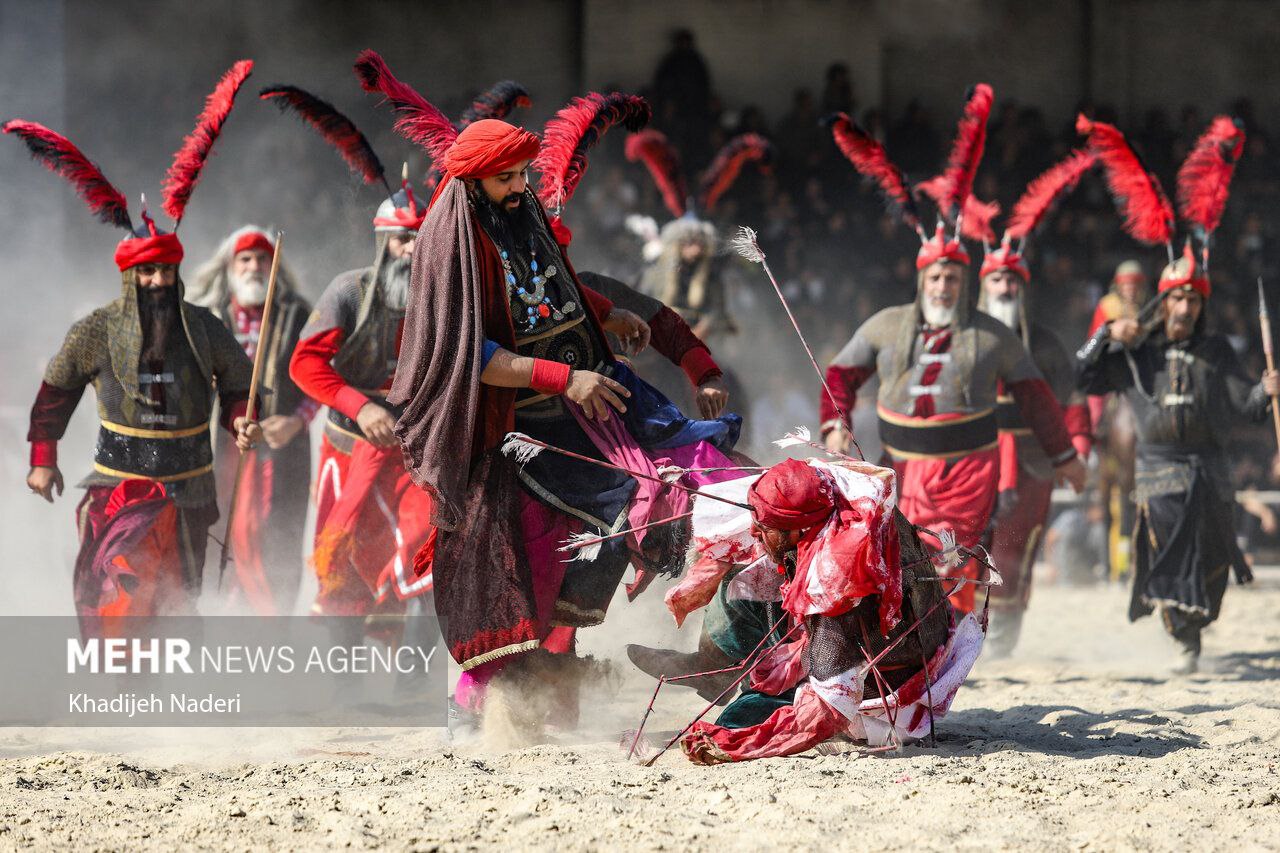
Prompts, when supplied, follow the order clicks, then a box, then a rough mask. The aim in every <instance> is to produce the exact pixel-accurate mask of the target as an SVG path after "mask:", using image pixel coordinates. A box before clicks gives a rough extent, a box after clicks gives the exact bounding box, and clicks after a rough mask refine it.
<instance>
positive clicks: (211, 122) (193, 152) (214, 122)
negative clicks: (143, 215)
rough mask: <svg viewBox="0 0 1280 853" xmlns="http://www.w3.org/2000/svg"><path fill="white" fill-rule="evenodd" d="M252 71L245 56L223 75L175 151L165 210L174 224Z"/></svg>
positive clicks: (166, 177)
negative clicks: (192, 127) (194, 123)
mask: <svg viewBox="0 0 1280 853" xmlns="http://www.w3.org/2000/svg"><path fill="white" fill-rule="evenodd" d="M252 71H253V62H252V61H250V60H248V59H242V60H240V61H239V62H237V63H236V64H235V65H233V66H231V69H230V70H229V71H227V73H226V74H223V75H222V79H221V80H219V81H218V85H217V86H215V87H214V90H213V91H212V92H211V93H209V97H208V98H207V99H206V100H205V103H204V110H203V111H202V112H201V113H200V116H199V118H197V119H196V126H195V129H194V130H192V131H191V133H189V134H188V135H187V137H186V139H184V140H183V141H182V147H180V148H179V149H178V151H177V153H176V154H174V155H173V165H172V166H170V167H169V173H168V175H166V176H165V181H164V212H165V213H167V214H169V215H170V216H171V217H173V221H174V228H177V227H178V225H179V224H181V223H182V215H183V214H184V213H185V212H186V210H187V202H188V201H189V200H190V199H191V192H192V190H194V189H195V188H196V183H197V182H199V180H200V173H201V172H202V171H203V170H204V164H205V163H206V162H207V161H208V159H209V155H210V154H211V153H213V143H214V142H216V141H217V140H218V135H219V134H220V133H222V126H223V125H224V124H225V123H226V121H227V116H229V115H231V108H232V107H233V106H235V102H236V93H237V92H239V91H240V87H241V86H243V85H244V81H245V80H248V79H249V74H250V73H251V72H252Z"/></svg>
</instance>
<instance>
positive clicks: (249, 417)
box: [218, 231, 284, 589]
mask: <svg viewBox="0 0 1280 853" xmlns="http://www.w3.org/2000/svg"><path fill="white" fill-rule="evenodd" d="M282 246H284V232H283V231H277V232H276V245H275V250H274V251H273V252H272V255H271V276H270V277H269V278H268V279H267V301H266V303H265V304H264V305H263V307H262V324H261V325H260V326H258V347H257V349H256V350H255V351H254V353H253V377H252V378H251V379H250V380H249V402H248V404H247V405H246V407H245V410H244V416H245V420H246V421H247V422H249V423H252V422H253V420H254V415H255V414H256V412H254V409H256V408H257V406H256V403H257V401H258V386H259V384H260V383H261V382H262V367H263V361H264V358H263V356H264V354H265V353H266V351H267V346H268V343H269V342H270V340H271V338H270V335H271V306H273V305H274V304H275V301H276V277H277V275H278V274H279V272H280V251H281V247H282ZM248 460H249V454H248V453H246V452H245V451H241V452H240V461H239V462H237V463H236V478H235V480H234V481H233V482H232V485H231V505H230V506H229V507H228V508H227V527H226V530H225V531H224V532H223V534H222V557H221V558H220V560H219V562H218V589H222V575H223V573H224V572H226V570H227V560H228V559H230V557H231V531H232V530H233V529H234V528H233V526H232V525H234V524H235V521H236V506H237V505H238V504H239V501H240V483H241V481H243V480H244V469H245V463H246V462H248Z"/></svg>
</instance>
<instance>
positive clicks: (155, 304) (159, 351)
mask: <svg viewBox="0 0 1280 853" xmlns="http://www.w3.org/2000/svg"><path fill="white" fill-rule="evenodd" d="M177 318H178V289H177V288H176V287H155V288H150V287H139V288H138V319H139V320H140V321H141V323H142V360H143V361H144V362H150V361H157V362H162V361H164V355H165V350H166V349H168V346H169V332H170V330H171V329H172V328H173V325H174V323H175V322H176V321H177Z"/></svg>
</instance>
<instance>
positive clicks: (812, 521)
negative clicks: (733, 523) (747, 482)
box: [747, 459, 836, 530]
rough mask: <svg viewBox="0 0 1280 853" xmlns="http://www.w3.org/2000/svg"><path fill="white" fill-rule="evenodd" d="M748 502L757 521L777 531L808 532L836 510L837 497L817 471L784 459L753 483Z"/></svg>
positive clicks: (795, 461) (799, 462)
mask: <svg viewBox="0 0 1280 853" xmlns="http://www.w3.org/2000/svg"><path fill="white" fill-rule="evenodd" d="M747 503H749V504H751V510H752V512H754V513H755V519H756V521H757V522H759V523H760V524H763V525H765V526H766V527H772V528H774V529H775V530H808V529H809V528H811V527H813V526H814V525H816V524H819V523H820V522H822V521H825V520H826V518H827V516H829V515H831V513H832V512H833V511H834V510H835V508H836V507H835V494H834V489H833V488H832V487H831V484H830V483H827V482H824V481H823V479H822V477H821V475H820V474H818V472H817V470H816V469H815V468H813V467H811V466H809V465H806V464H805V463H804V462H801V461H800V460H799V459H784V460H783V461H782V462H779V463H778V464H777V465H774V466H773V467H772V468H770V469H769V470H768V471H766V472H765V473H764V476H762V477H761V478H760V479H759V480H756V481H755V482H754V483H752V484H751V488H750V489H749V490H748V491H747Z"/></svg>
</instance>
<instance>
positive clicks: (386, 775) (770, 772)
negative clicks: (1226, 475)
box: [0, 580, 1280, 850]
mask: <svg viewBox="0 0 1280 853" xmlns="http://www.w3.org/2000/svg"><path fill="white" fill-rule="evenodd" d="M1124 608H1125V595H1124V592H1123V591H1122V590H1120V589H1116V588H1097V589H1062V588H1053V587H1042V588H1041V589H1040V590H1039V591H1038V593H1037V595H1036V597H1035V600H1034V602H1033V606H1032V610H1031V613H1030V614H1029V622H1028V626H1027V629H1026V631H1025V634H1024V641H1023V644H1022V646H1021V647H1020V649H1019V652H1018V654H1017V655H1016V656H1015V657H1014V658H1013V659H1011V660H1008V661H1001V662H995V661H989V662H984V661H979V664H978V668H977V670H976V671H975V673H974V677H973V678H972V679H971V681H970V682H969V683H968V684H967V685H966V686H965V687H964V688H963V689H962V690H961V692H960V694H959V696H958V698H957V701H956V704H955V706H954V708H953V712H952V714H951V715H950V716H949V717H948V718H947V719H946V720H945V722H943V723H942V724H941V725H940V731H939V735H940V742H939V744H938V746H937V748H936V749H929V748H923V747H918V746H917V747H909V748H907V749H905V750H904V751H903V752H901V753H899V754H889V755H875V756H863V755H860V753H859V752H857V751H848V752H844V753H840V754H828V755H818V754H816V753H809V754H806V755H804V756H800V757H794V758H788V759H778V760H771V761H760V762H755V763H749V764H744V765H734V766H722V767H714V768H703V767H695V766H692V765H690V764H688V763H687V762H686V760H685V759H684V758H683V756H682V755H680V754H679V753H678V752H672V753H668V754H667V755H666V756H664V757H663V758H662V759H661V760H659V762H658V763H657V765H656V766H654V767H651V768H648V767H640V766H636V765H634V764H631V763H628V762H627V761H626V760H625V759H624V755H623V752H622V750H621V749H620V748H619V747H618V745H617V744H618V740H619V735H620V733H621V732H622V731H623V730H624V729H626V728H629V727H633V726H634V725H635V723H636V722H637V721H638V718H639V716H640V714H641V712H642V711H643V709H644V705H645V703H646V701H647V695H648V692H649V690H650V687H649V685H647V684H646V683H645V682H644V681H643V680H642V679H640V678H629V679H628V680H627V681H626V682H625V684H624V685H623V686H622V688H621V690H620V692H619V693H617V694H616V695H613V696H612V697H596V698H595V699H593V701H592V702H591V703H590V705H589V706H588V710H587V712H586V713H585V714H584V720H585V722H586V723H587V724H588V725H587V728H586V730H584V731H580V732H578V733H577V734H576V735H575V736H574V737H573V738H572V739H570V738H562V739H561V740H560V742H558V743H556V744H548V745H541V746H535V747H530V748H525V749H519V750H514V751H501V750H495V749H493V748H492V746H491V745H485V744H482V743H479V742H475V741H473V742H469V743H451V742H450V741H449V737H448V734H447V733H446V732H444V731H442V730H440V729H417V730H414V729H340V730H339V729H160V730H155V729H151V730H147V729H125V730H122V729H115V730H112V729H9V730H5V731H4V732H3V734H2V735H0V738H2V740H0V744H2V745H0V849H10V848H27V847H33V848H58V849H75V850H173V849H211V850H223V849H226V850H260V849H295V850H313V849H330V848H383V849H396V850H399V849H413V850H433V849H472V848H492V847H499V846H501V847H503V848H507V849H544V850H549V849H557V850H560V849H570V850H577V849H606V848H610V849H613V848H622V849H667V850H683V849H698V848H700V849H713V848H714V849H734V850H736V849H763V848H772V847H779V846H784V845H785V846H794V847H803V848H812V849H817V848H831V847H836V848H864V849H885V850H898V849H912V850H919V849H931V850H932V849H938V850H943V849H956V848H960V849H984V850H991V849H999V850H1003V849H1019V850H1039V849H1047V850H1084V849H1100V850H1173V849H1193V850H1205V849H1221V848H1226V849H1280V775H1278V774H1277V766H1278V765H1280V695H1277V686H1278V685H1280V582H1277V581H1276V580H1269V581H1268V580H1264V581H1262V582H1261V583H1259V584H1256V585H1255V586H1254V587H1252V588H1248V589H1240V588H1234V587H1233V588H1232V589H1231V590H1229V592H1228V596H1227V603H1226V606H1225V608H1224V614H1223V618H1222V620H1221V621H1220V622H1219V623H1218V624H1217V625H1216V626H1214V628H1213V629H1212V630H1211V631H1210V632H1208V633H1207V635H1206V639H1205V659H1204V661H1203V663H1204V665H1205V670H1206V671H1204V672H1202V673H1200V674H1197V675H1194V676H1190V677H1169V676H1167V675H1166V674H1165V672H1166V667H1167V664H1168V662H1169V659H1170V656H1171V655H1172V647H1171V645H1170V644H1169V642H1168V641H1167V640H1166V639H1165V638H1164V637H1163V635H1162V633H1161V631H1160V628H1159V626H1158V624H1157V623H1156V622H1155V621H1154V620H1150V619H1148V620H1145V621H1143V622H1140V623H1138V624H1136V625H1129V624H1127V623H1126V622H1125V619H1124ZM643 612H646V611H637V613H643ZM647 612H648V615H649V616H653V617H654V618H656V617H657V614H656V611H647ZM611 618H612V616H611ZM637 621H640V622H645V621H647V622H648V624H649V625H650V626H655V625H657V624H658V623H657V622H654V621H650V620H648V617H646V618H645V619H637V618H635V617H634V616H633V617H632V618H630V619H623V620H622V622H621V624H622V625H623V626H630V625H632V623H634V622H637ZM615 633H616V632H615ZM623 633H626V634H628V636H627V637H626V638H625V639H628V640H640V641H647V640H653V639H656V638H657V636H658V635H659V634H663V633H668V632H667V630H666V629H659V628H656V627H653V628H652V629H651V630H648V631H645V630H644V629H643V627H641V628H635V629H634V630H633V629H632V628H631V627H624V631H623ZM602 636H603V635H602ZM682 642H685V643H686V644H688V645H690V646H691V645H692V642H693V638H692V637H691V636H685V637H683V638H682ZM597 651H602V650H600V649H598V650H597ZM4 689H8V686H5V688H4ZM659 705H660V710H659V713H658V714H657V715H656V718H655V720H654V722H653V724H652V725H654V727H655V728H656V729H657V730H662V729H666V730H672V729H674V728H677V727H678V725H679V724H680V723H681V722H683V721H684V720H685V719H687V718H688V716H689V715H690V713H691V712H692V711H695V710H696V709H697V708H699V707H700V703H699V702H698V701H697V700H696V699H695V698H693V694H692V693H691V692H690V691H687V690H681V691H674V690H673V691H672V693H671V694H670V695H669V696H668V695H667V694H666V693H665V692H664V694H663V696H662V697H661V699H660V700H659Z"/></svg>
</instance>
